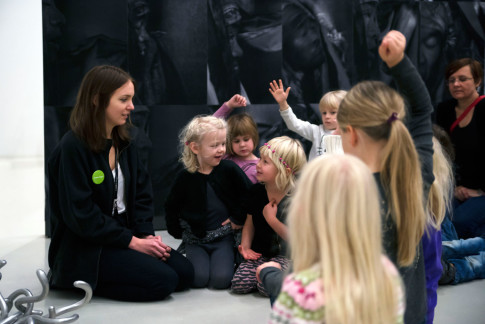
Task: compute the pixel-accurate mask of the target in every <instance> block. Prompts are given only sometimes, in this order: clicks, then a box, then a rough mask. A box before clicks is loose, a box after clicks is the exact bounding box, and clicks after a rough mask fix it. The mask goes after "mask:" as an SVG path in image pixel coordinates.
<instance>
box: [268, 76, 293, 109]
mask: <svg viewBox="0 0 485 324" xmlns="http://www.w3.org/2000/svg"><path fill="white" fill-rule="evenodd" d="M269 86H270V88H269V92H271V94H272V95H273V98H274V100H276V102H277V103H278V104H279V105H280V110H286V109H287V108H288V103H287V102H286V99H288V94H289V93H290V89H291V87H288V88H287V89H286V91H285V90H284V88H283V81H281V79H279V84H278V83H277V82H276V81H275V80H273V82H270V83H269Z"/></svg>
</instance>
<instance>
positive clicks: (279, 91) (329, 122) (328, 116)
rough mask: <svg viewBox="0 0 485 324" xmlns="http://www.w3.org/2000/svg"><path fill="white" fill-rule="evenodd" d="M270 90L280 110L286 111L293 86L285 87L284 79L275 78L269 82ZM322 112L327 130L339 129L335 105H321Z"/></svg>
mask: <svg viewBox="0 0 485 324" xmlns="http://www.w3.org/2000/svg"><path fill="white" fill-rule="evenodd" d="M269 86H270V88H269V92H270V93H271V94H272V95H273V98H274V100H275V101H276V102H277V103H278V105H279V106H280V111H285V110H287V109H288V107H289V105H288V102H287V101H286V100H287V99H288V95H289V94H290V90H291V87H288V88H286V90H285V88H284V87H283V81H281V79H279V81H278V82H276V81H275V80H273V82H270V83H269ZM319 108H320V113H321V114H322V115H321V117H322V123H323V126H324V128H325V130H331V131H334V130H336V129H337V125H338V124H337V109H335V108H334V107H329V106H323V107H319Z"/></svg>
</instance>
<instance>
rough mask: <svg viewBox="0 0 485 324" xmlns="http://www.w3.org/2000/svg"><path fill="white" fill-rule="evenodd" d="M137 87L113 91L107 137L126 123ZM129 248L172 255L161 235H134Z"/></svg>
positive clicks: (112, 161)
mask: <svg viewBox="0 0 485 324" xmlns="http://www.w3.org/2000/svg"><path fill="white" fill-rule="evenodd" d="M134 95H135V87H134V85H133V82H131V81H128V82H126V83H125V84H124V85H122V86H121V87H119V88H118V89H116V91H115V92H114V93H113V95H112V96H111V98H110V101H109V105H108V107H107V108H106V114H105V115H106V117H105V118H106V138H108V139H111V138H112V136H111V134H112V131H113V128H114V127H115V126H121V125H124V124H125V123H126V120H127V119H128V116H129V115H130V113H131V111H133V110H134V109H135V106H134V105H133V96H134ZM109 165H110V167H111V170H114V168H115V148H114V147H111V149H110V151H109ZM128 248H130V249H132V250H135V251H138V252H141V253H145V254H148V255H151V256H153V257H155V258H158V259H162V260H164V261H166V260H167V258H169V257H170V251H171V250H172V249H171V248H170V247H169V246H168V245H166V244H165V243H163V241H162V237H161V236H154V235H148V236H145V237H142V238H138V237H136V236H133V237H132V238H131V241H130V244H129V245H128Z"/></svg>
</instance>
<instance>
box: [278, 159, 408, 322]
mask: <svg viewBox="0 0 485 324" xmlns="http://www.w3.org/2000/svg"><path fill="white" fill-rule="evenodd" d="M288 229H289V230H288V231H289V237H290V250H291V259H292V260H293V273H291V274H290V275H288V276H287V277H286V278H285V280H284V282H283V287H282V289H281V293H280V295H279V296H278V299H277V300H276V302H275V304H274V305H273V309H272V312H271V315H270V320H269V322H270V323H327V324H331V323H338V324H347V323H348V324H350V323H352V324H364V323H365V324H379V323H381V324H390V323H402V321H403V314H404V304H403V290H402V284H401V280H400V277H399V274H398V272H397V269H396V268H395V267H394V265H393V264H392V262H391V261H390V260H389V259H388V258H387V257H385V256H384V251H383V249H382V237H381V219H380V216H379V201H378V193H377V187H376V184H375V180H374V178H373V177H372V174H371V173H370V171H369V169H368V167H367V166H366V165H365V164H364V163H363V162H361V161H360V160H359V159H357V158H356V157H353V156H350V155H335V156H332V157H322V158H318V159H315V160H313V161H311V162H310V163H308V165H307V166H306V167H305V168H304V169H303V172H302V175H301V178H300V179H299V182H298V185H297V189H296V192H295V195H294V196H293V197H292V200H291V204H290V208H289V213H288Z"/></svg>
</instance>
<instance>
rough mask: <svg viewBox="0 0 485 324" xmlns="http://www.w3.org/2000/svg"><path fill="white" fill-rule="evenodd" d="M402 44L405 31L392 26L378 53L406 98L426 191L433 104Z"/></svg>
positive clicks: (430, 164)
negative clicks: (402, 32) (401, 31)
mask: <svg viewBox="0 0 485 324" xmlns="http://www.w3.org/2000/svg"><path fill="white" fill-rule="evenodd" d="M405 46H406V39H405V37H404V35H403V34H401V33H400V32H398V31H395V30H392V31H390V32H389V33H388V34H387V35H386V36H385V37H384V39H383V40H382V43H381V45H380V47H379V55H380V56H381V58H382V60H383V61H384V62H385V63H386V64H387V66H388V67H389V68H390V72H391V74H392V76H393V78H394V81H395V82H396V84H397V87H398V90H399V92H400V93H401V95H402V96H403V97H404V98H405V100H406V101H407V106H408V108H409V110H408V113H409V116H408V118H407V119H406V126H407V127H408V130H409V132H410V134H411V136H412V138H413V141H414V145H415V146H416V150H417V151H418V154H419V159H420V161H421V173H422V175H423V181H424V184H425V190H426V191H425V195H427V189H428V187H429V186H430V185H431V183H432V182H433V181H434V176H433V142H432V137H433V132H432V121H431V114H432V112H433V106H432V104H431V99H430V97H429V93H428V90H427V88H426V85H425V84H424V82H423V80H422V79H421V76H420V75H419V73H418V71H417V69H416V68H415V67H414V65H413V64H412V63H411V61H410V60H409V58H408V57H407V56H406V55H405V54H404V48H405Z"/></svg>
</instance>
